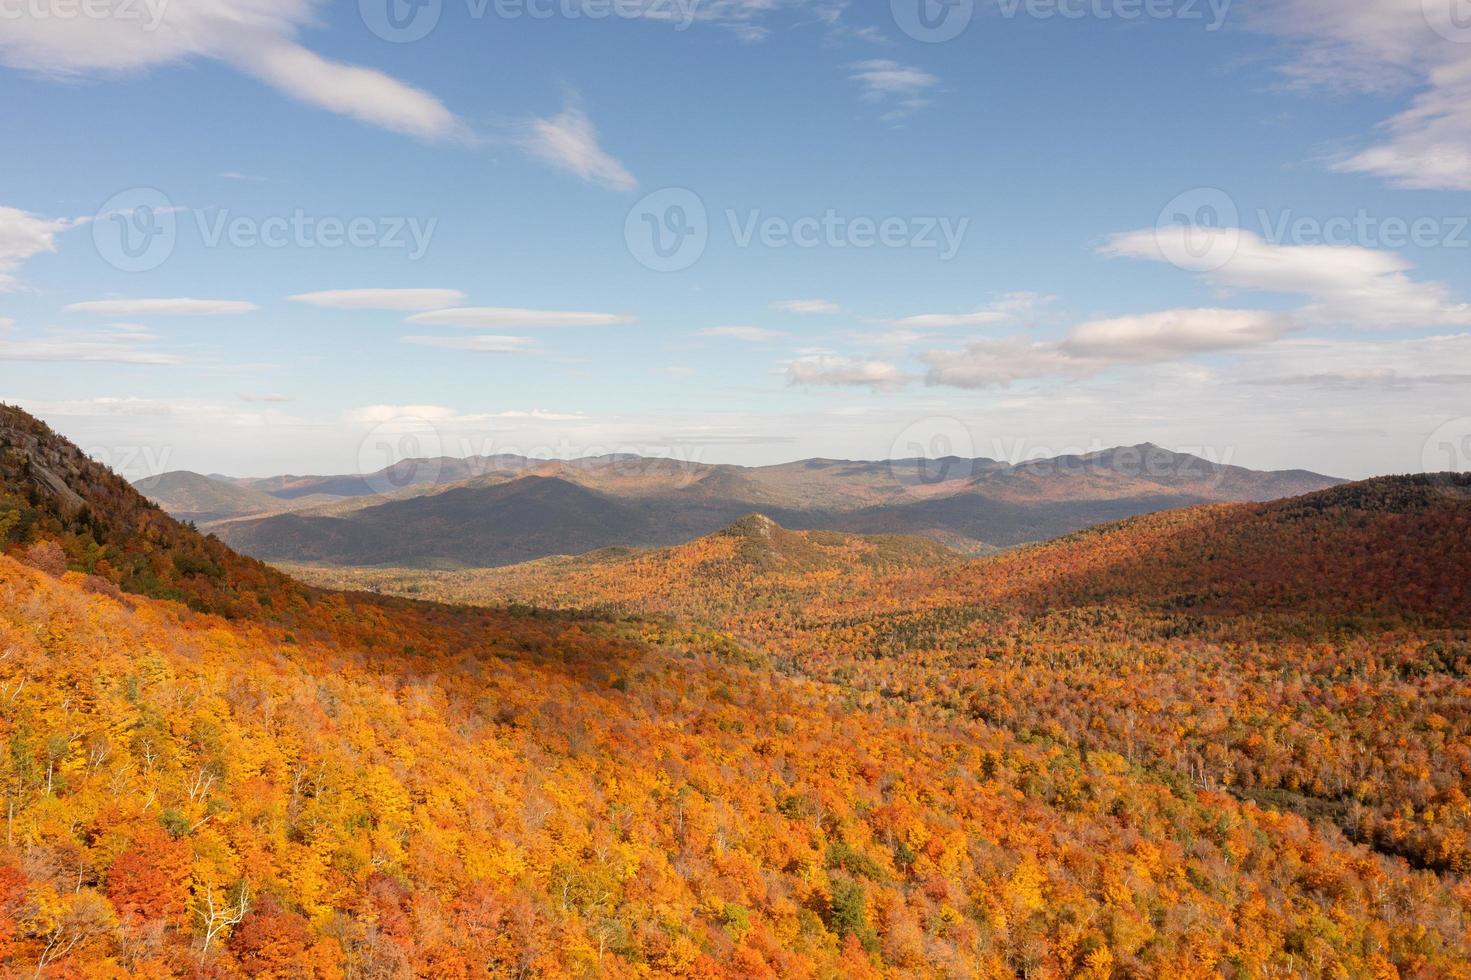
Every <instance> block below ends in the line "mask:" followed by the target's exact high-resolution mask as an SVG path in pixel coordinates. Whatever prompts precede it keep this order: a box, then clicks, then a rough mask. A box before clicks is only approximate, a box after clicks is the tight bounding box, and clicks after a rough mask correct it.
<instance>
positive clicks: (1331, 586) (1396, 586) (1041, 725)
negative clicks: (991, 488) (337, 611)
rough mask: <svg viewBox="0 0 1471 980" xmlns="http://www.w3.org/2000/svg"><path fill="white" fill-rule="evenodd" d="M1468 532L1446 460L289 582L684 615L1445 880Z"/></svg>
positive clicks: (1470, 725)
mask: <svg viewBox="0 0 1471 980" xmlns="http://www.w3.org/2000/svg"><path fill="white" fill-rule="evenodd" d="M790 533H791V532H781V531H779V530H777V531H773V534H774V535H776V536H778V537H780V536H782V535H784V534H790ZM798 537H801V536H800V535H798ZM1467 541H1471V476H1465V475H1460V476H1458V475H1451V474H1447V475H1443V476H1421V477H1399V478H1387V479H1381V480H1371V481H1367V482H1364V483H1359V484H1351V485H1347V486H1343V487H1338V488H1335V489H1331V490H1327V491H1322V492H1319V493H1315V494H1311V495H1307V496H1304V497H1299V498H1295V499H1291V500H1285V501H1278V502H1274V503H1268V504H1233V505H1214V506H1208V507H1200V508H1193V509H1189V510H1184V511H1173V512H1169V513H1164V514H1155V515H1150V516H1146V517H1141V518H1135V519H1132V520H1129V521H1125V522H1123V523H1120V524H1116V525H1111V526H1107V527H1101V528H1096V529H1093V530H1089V531H1084V532H1081V533H1078V534H1076V535H1073V536H1071V537H1068V538H1064V539H1061V540H1058V541H1054V542H1050V543H1048V544H1044V545H1039V546H1035V547H1031V548H1026V549H1020V550H1017V551H1013V552H1009V553H1006V554H1004V555H1000V556H998V557H995V558H992V559H988V560H983V561H976V562H967V563H961V562H956V561H953V560H952V561H950V562H948V563H947V562H934V561H930V560H926V559H924V558H923V557H922V556H921V557H920V559H919V560H915V561H911V562H891V563H888V564H886V565H884V566H874V565H873V564H871V563H865V562H864V561H863V560H862V557H861V556H862V554H863V551H862V550H861V548H860V549H859V550H852V551H845V550H843V549H836V550H832V551H829V552H828V556H829V558H830V559H831V560H830V561H828V562H824V563H816V564H812V565H810V566H807V567H804V565H803V564H800V563H799V564H783V563H779V562H777V563H772V564H770V565H769V566H763V565H761V564H753V563H745V564H742V565H739V566H735V567H732V566H730V565H729V561H730V557H729V552H730V549H729V548H728V547H727V549H726V550H725V551H722V550H721V548H720V538H718V537H717V538H713V539H707V540H706V541H703V542H696V543H695V544H693V545H690V546H684V547H681V548H675V549H671V550H669V551H665V552H653V553H649V554H642V555H617V556H606V557H605V558H602V559H599V560H594V559H593V557H592V556H590V557H589V558H586V559H571V560H550V561H545V562H536V563H533V564H530V565H525V566H519V567H515V568H508V569H490V570H482V571H478V572H463V573H456V574H445V575H426V574H421V573H413V572H408V571H400V572H388V571H382V572H377V571H373V572H366V571H365V572H360V573H356V574H354V573H351V572H349V571H346V570H333V571H329V572H317V571H314V570H303V574H308V575H318V574H320V575H323V576H324V577H325V578H327V579H329V580H332V581H335V582H356V583H358V584H360V585H363V586H368V587H373V588H377V589H382V590H384V591H392V592H404V593H411V594H416V595H423V596H438V597H444V598H449V599H453V600H455V601H461V602H474V603H480V604H488V605H497V604H505V603H514V602H530V603H535V604H539V605H543V606H550V607H554V608H579V607H583V608H586V607H596V608H607V609H613V610H617V611H618V612H620V613H622V614H626V615H631V614H656V615H660V616H671V617H676V618H682V619H691V620H696V621H699V622H702V623H705V624H707V625H709V626H711V627H713V628H718V629H721V630H724V631H727V632H728V633H729V634H730V635H731V636H733V637H734V638H736V639H737V640H738V641H739V642H741V643H743V644H746V645H748V646H750V647H752V648H754V649H755V650H757V651H759V652H760V653H762V654H764V655H766V656H768V657H769V658H770V659H771V660H772V661H773V662H774V663H776V664H778V665H780V666H781V667H782V668H783V669H785V670H789V671H792V672H795V673H800V674H802V675H804V676H808V677H814V678H821V679H823V680H825V681H828V682H832V683H838V684H842V685H847V686H851V687H852V688H853V689H855V690H858V691H862V692H866V693H873V694H878V695H881V696H883V697H886V698H890V699H895V700H899V701H902V702H904V703H907V704H912V705H915V706H916V707H922V708H924V709H926V710H935V711H938V712H940V713H941V714H943V715H946V716H948V717H971V718H976V719H981V720H984V721H986V722H987V723H989V724H993V725H998V726H1002V727H1004V728H1006V729H1007V730H1009V731H1011V732H1013V733H1014V734H1016V735H1017V736H1018V737H1022V738H1028V739H1042V740H1044V741H1045V742H1046V743H1048V744H1059V745H1064V746H1068V747H1070V748H1073V749H1076V750H1086V749H1087V748H1089V747H1090V746H1091V747H1094V748H1097V747H1104V748H1107V749H1109V750H1111V751H1115V752H1119V753H1121V754H1123V755H1124V756H1125V757H1126V758H1129V759H1130V760H1131V761H1134V762H1137V763H1139V764H1142V765H1146V766H1148V767H1150V768H1151V769H1154V770H1155V771H1158V772H1160V773H1162V774H1166V775H1168V776H1170V777H1171V778H1178V779H1182V780H1187V781H1188V782H1189V783H1191V784H1195V785H1204V786H1209V787H1213V788H1221V789H1225V790H1227V791H1229V792H1233V793H1236V794H1238V795H1241V796H1242V797H1243V798H1249V799H1253V800H1258V801H1262V802H1268V803H1270V804H1272V805H1274V806H1278V807H1282V808H1284V809H1288V810H1293V811H1296V812H1299V813H1303V814H1306V815H1309V816H1312V817H1314V818H1317V819H1322V820H1324V821H1327V822H1330V823H1332V824H1334V825H1336V826H1338V827H1340V828H1341V829H1342V830H1343V831H1344V832H1346V833H1348V834H1350V835H1351V836H1353V837H1354V838H1355V839H1357V840H1361V841H1365V842H1370V843H1372V844H1373V845H1374V846H1376V847H1378V848H1380V849H1381V850H1384V851H1385V852H1387V853H1392V854H1396V855H1402V856H1404V857H1406V858H1408V859H1410V860H1412V861H1414V862H1415V863H1417V864H1420V865H1423V866H1428V867H1434V868H1438V869H1442V870H1448V871H1455V872H1458V873H1463V872H1467V871H1471V805H1468V804H1467V802H1466V801H1467V800H1468V799H1471V549H1467V548H1466V547H1464V545H1465V543H1466V542H1467ZM706 568H709V569H713V570H718V571H717V572H716V573H715V574H703V572H702V570H703V569H706Z"/></svg>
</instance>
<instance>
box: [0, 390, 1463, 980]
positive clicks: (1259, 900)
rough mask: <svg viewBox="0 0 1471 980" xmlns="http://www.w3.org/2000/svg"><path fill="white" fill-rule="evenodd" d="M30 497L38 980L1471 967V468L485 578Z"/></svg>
mask: <svg viewBox="0 0 1471 980" xmlns="http://www.w3.org/2000/svg"><path fill="white" fill-rule="evenodd" d="M0 481H3V483H0V539H3V542H4V550H5V554H4V556H3V557H0V739H3V746H0V748H3V751H0V781H3V787H4V813H3V819H4V844H3V847H0V964H3V967H0V969H3V970H4V971H5V973H6V975H14V976H40V977H54V978H63V977H77V978H82V977H124V976H139V977H171V976H197V977H237V976H239V977H245V976H251V977H278V978H287V977H290V978H303V977H318V978H347V977H353V978H359V977H361V978H369V977H372V978H379V977H381V978H396V977H445V978H455V977H464V978H468V977H482V976H493V977H526V978H529V977H625V976H626V977H705V978H748V977H771V978H778V977H779V978H787V977H798V978H801V977H810V978H829V977H843V978H860V977H891V976H892V977H979V978H1010V977H1025V978H1051V977H1094V978H1110V977H1119V978H1122V977H1166V978H1207V977H1229V978H1241V980H1248V978H1259V977H1296V976H1310V977H1343V978H1365V980H1368V978H1373V980H1388V978H1395V977H1399V978H1432V977H1456V976H1471V877H1468V876H1471V798H1468V796H1471V710H1468V708H1471V550H1468V548H1467V547H1466V545H1467V542H1468V541H1471V477H1465V476H1453V475H1444V476H1421V477H1405V478H1385V479H1380V480H1373V481H1368V482H1364V483H1355V484H1347V485H1343V486H1337V487H1332V488H1329V489H1326V490H1320V491H1317V492H1315V493H1311V494H1308V495H1305V496H1298V497H1293V498H1291V499H1286V500H1280V501H1276V502H1270V503H1224V504H1212V505H1207V506H1200V507H1187V508H1183V509H1171V510H1165V511H1162V512H1160V513H1156V514H1152V515H1149V516H1143V517H1136V518H1132V519H1129V520H1126V521H1123V522H1122V523H1114V524H1107V525H1103V526H1099V527H1093V528H1089V529H1087V530H1083V531H1080V532H1077V533H1075V534H1072V535H1069V536H1066V537H1063V538H1060V539H1057V540H1053V541H1050V542H1048V543H1042V544H1035V545H1030V546H1025V547H1021V548H1013V549H1010V550H1006V551H1003V552H1001V553H999V554H997V555H994V556H991V557H982V558H970V557H962V556H961V555H959V554H957V553H955V552H953V551H951V550H949V549H947V548H945V547H943V546H942V545H940V544H937V543H935V542H934V541H931V540H927V539H924V538H916V537H905V536H898V535H859V534H852V533H847V532H838V531H792V530H787V529H785V528H783V527H782V526H781V525H780V524H779V523H777V522H775V521H773V520H771V519H768V518H765V517H761V516H759V515H753V516H751V517H747V518H743V519H741V520H739V521H737V522H735V523H733V524H731V525H730V526H729V527H727V528H726V529H725V530H722V531H719V532H717V533H715V534H713V535H707V536H704V537H699V538H696V539H694V540H691V541H688V542H685V543H681V544H676V545H673V546H670V547H661V548H649V549H633V548H617V549H611V550H606V551H598V552H593V553H590V554H587V555H583V556H581V557H571V558H560V557H551V558H543V559H539V560H536V561H532V562H527V563H522V564H516V565H510V566H508V567H503V568H467V569H458V570H433V569H425V568H343V567H326V566H309V565H291V566H284V570H283V569H281V568H273V567H270V566H267V565H264V564H261V563H259V562H257V561H255V560H252V559H249V558H246V557H243V556H241V555H239V554H237V553H235V552H234V551H232V550H230V549H229V548H228V547H226V546H225V545H224V544H223V543H221V542H220V541H219V540H218V539H217V538H215V537H213V536H207V535H204V534H201V533H199V532H198V531H196V530H195V529H194V528H193V527H191V526H190V525H187V524H182V523H179V522H176V521H175V520H173V519H172V518H170V517H168V516H167V515H166V514H164V513H163V512H162V511H161V510H160V509H159V508H157V507H156V506H155V505H153V504H152V503H150V502H149V501H147V500H145V499H144V498H143V497H141V496H140V495H138V494H137V493H136V491H134V490H133V489H132V488H131V487H130V486H129V485H128V484H127V483H126V482H125V481H123V480H122V479H120V478H119V477H117V476H116V475H114V474H112V473H110V472H108V471H107V470H106V469H104V468H103V467H101V466H99V465H97V464H96V463H94V462H92V461H91V460H89V459H88V458H87V457H86V456H84V455H83V454H82V453H81V452H80V451H79V450H78V449H77V448H76V447H75V446H73V445H71V444H70V443H68V442H66V441H65V440H64V439H62V438H61V437H60V436H58V435H56V434H55V433H53V432H52V431H50V430H49V429H48V428H47V427H46V426H44V425H43V424H41V423H39V422H37V421H36V420H34V419H32V418H30V417H29V416H27V415H25V414H24V413H22V412H20V411H19V410H16V409H10V408H5V409H3V417H0Z"/></svg>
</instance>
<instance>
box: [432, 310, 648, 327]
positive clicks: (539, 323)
mask: <svg viewBox="0 0 1471 980" xmlns="http://www.w3.org/2000/svg"><path fill="white" fill-rule="evenodd" d="M409 322H410V323H422V324H426V325H428V326H435V327H480V328H499V327H522V328H526V327H617V326H625V325H627V324H630V323H636V322H638V321H637V318H636V317H632V316H628V315H626V314H622V313H573V312H566V311H563V310H524V309H517V308H515V307H505V306H465V307H457V308H452V309H445V310H431V311H429V312H426V313H415V314H414V315H413V316H411V317H409Z"/></svg>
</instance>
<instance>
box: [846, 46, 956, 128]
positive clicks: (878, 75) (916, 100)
mask: <svg viewBox="0 0 1471 980" xmlns="http://www.w3.org/2000/svg"><path fill="white" fill-rule="evenodd" d="M851 67H852V69H853V74H852V75H851V76H849V77H850V78H852V79H853V81H855V82H857V83H858V84H859V85H860V86H861V87H862V89H863V98H864V99H865V100H867V101H869V102H875V103H879V104H881V105H889V106H892V108H891V109H890V110H889V111H888V112H887V113H885V114H884V117H883V118H884V119H886V120H895V119H900V118H902V117H904V116H906V115H908V114H909V113H911V112H914V111H915V110H917V109H923V108H924V107H925V106H927V105H929V104H930V100H929V99H928V98H926V97H925V93H926V92H928V91H929V90H930V89H931V88H933V87H934V86H936V85H938V84H940V79H939V78H937V77H936V76H934V75H931V74H930V73H929V72H927V71H924V70H923V69H920V68H914V67H911V66H909V65H901V64H900V63H899V62H897V61H890V60H888V59H884V58H880V59H874V60H871V61H860V62H858V63H857V64H854V65H852V66H851Z"/></svg>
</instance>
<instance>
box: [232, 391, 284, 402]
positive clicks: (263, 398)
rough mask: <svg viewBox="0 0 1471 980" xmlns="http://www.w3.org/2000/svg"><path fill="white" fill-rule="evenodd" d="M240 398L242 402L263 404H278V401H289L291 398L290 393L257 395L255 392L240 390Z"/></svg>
mask: <svg viewBox="0 0 1471 980" xmlns="http://www.w3.org/2000/svg"><path fill="white" fill-rule="evenodd" d="M240 400H241V401H243V402H262V403H265V404H279V403H284V402H289V401H291V400H292V398H291V396H290V395H281V394H264V395H257V394H252V393H250V392H241V393H240Z"/></svg>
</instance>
